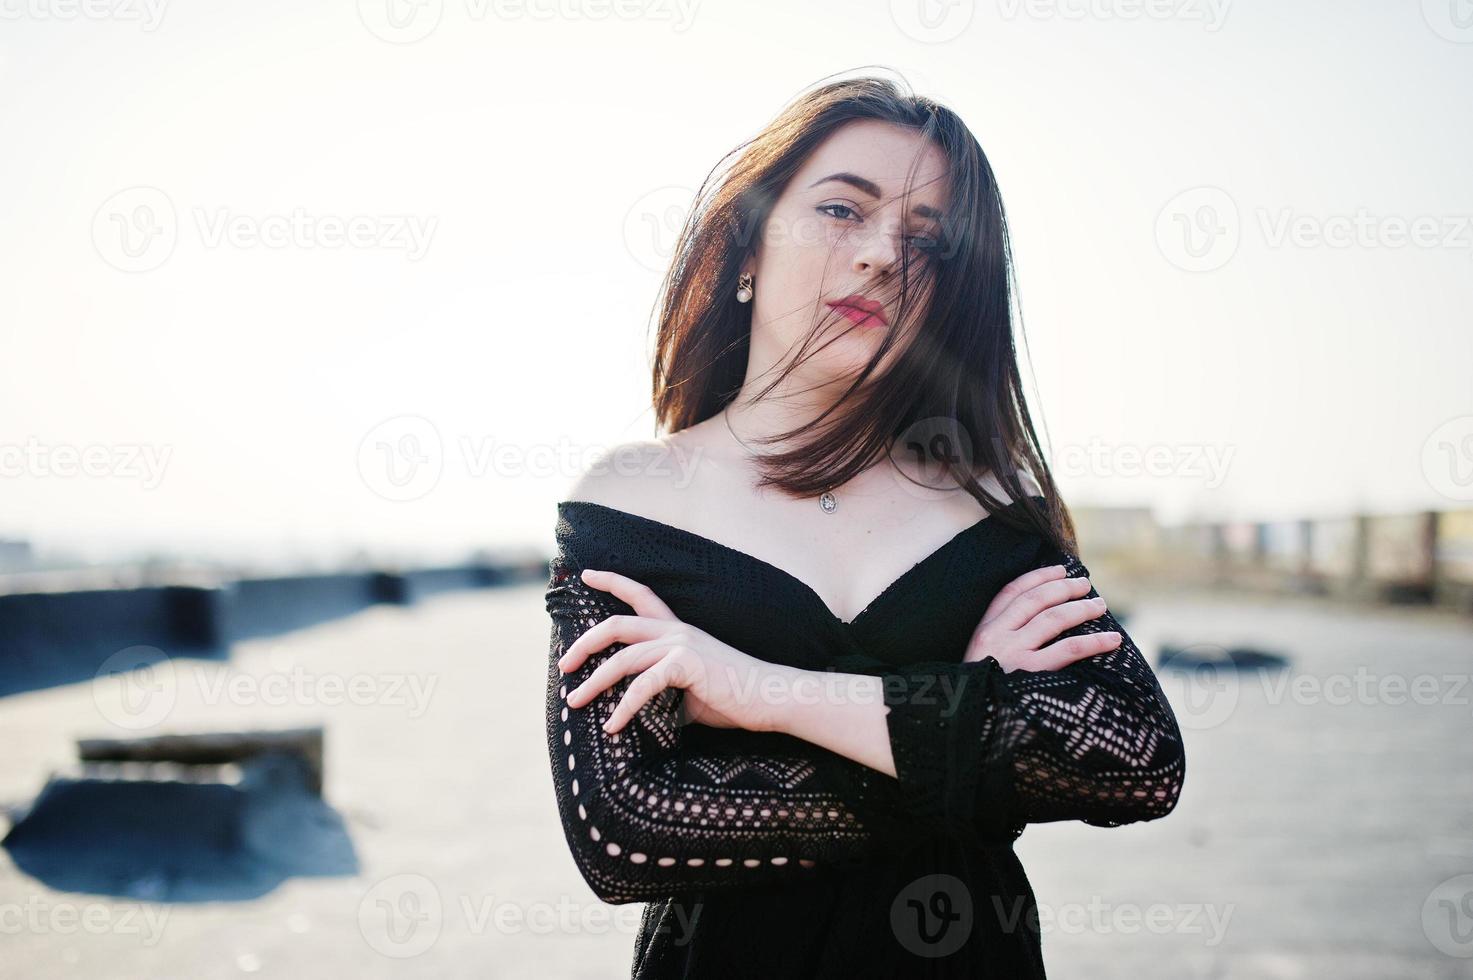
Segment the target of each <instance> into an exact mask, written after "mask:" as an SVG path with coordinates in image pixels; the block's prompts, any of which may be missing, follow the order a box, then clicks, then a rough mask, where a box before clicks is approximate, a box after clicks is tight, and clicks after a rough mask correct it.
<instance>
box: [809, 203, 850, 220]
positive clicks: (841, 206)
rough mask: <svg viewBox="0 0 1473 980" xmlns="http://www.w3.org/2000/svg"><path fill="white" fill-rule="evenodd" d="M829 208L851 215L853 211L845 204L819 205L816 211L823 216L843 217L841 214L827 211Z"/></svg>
mask: <svg viewBox="0 0 1473 980" xmlns="http://www.w3.org/2000/svg"><path fill="white" fill-rule="evenodd" d="M830 208H838V209H839V210H840V211H847V212H848V213H849V214H851V215H852V214H854V209H853V208H851V207H850V206H849V205H847V204H820V205H819V206H818V210H820V211H822V212H823V213H824V214H827V215H831V216H832V217H835V218H842V217H844V215H842V214H834V213H833V212H832V211H830V210H829V209H830Z"/></svg>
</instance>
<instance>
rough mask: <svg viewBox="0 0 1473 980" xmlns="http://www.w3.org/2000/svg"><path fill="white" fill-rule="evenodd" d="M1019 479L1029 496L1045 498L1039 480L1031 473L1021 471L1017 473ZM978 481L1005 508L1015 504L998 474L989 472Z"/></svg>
mask: <svg viewBox="0 0 1473 980" xmlns="http://www.w3.org/2000/svg"><path fill="white" fill-rule="evenodd" d="M1017 477H1018V482H1019V483H1020V484H1022V487H1023V492H1024V493H1025V494H1026V495H1027V496H1030V497H1041V496H1043V488H1042V487H1040V486H1039V484H1038V480H1037V478H1035V477H1034V475H1033V473H1032V472H1031V471H1029V470H1025V469H1019V470H1018V472H1017ZM977 480H978V482H979V483H981V484H982V489H984V490H986V491H987V492H988V493H989V494H991V495H992V496H994V497H996V498H997V499H998V500H1000V501H1002V504H1003V506H1004V507H1007V506H1009V505H1011V504H1013V503H1015V501H1014V499H1013V494H1012V493H1011V492H1010V491H1009V490H1008V489H1007V488H1006V487H1004V486H1003V484H1002V481H1001V480H999V479H998V477H997V474H996V473H993V472H990V471H989V472H987V473H984V474H982V475H980V476H979V477H978V478H977Z"/></svg>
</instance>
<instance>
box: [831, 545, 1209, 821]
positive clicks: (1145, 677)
mask: <svg viewBox="0 0 1473 980" xmlns="http://www.w3.org/2000/svg"><path fill="white" fill-rule="evenodd" d="M1058 564H1062V565H1064V566H1065V567H1066V568H1067V569H1068V574H1069V576H1070V577H1075V578H1077V577H1080V576H1088V575H1089V569H1087V568H1086V567H1085V566H1084V564H1083V562H1081V561H1080V560H1079V558H1078V557H1077V556H1075V555H1072V554H1066V553H1064V552H1061V551H1059V550H1058V549H1057V548H1055V547H1054V546H1052V545H1050V544H1045V545H1044V547H1043V548H1042V549H1041V551H1040V552H1039V555H1038V558H1037V560H1036V562H1035V564H1034V567H1043V566H1045V565H1058ZM1091 585H1092V584H1091ZM1098 594H1099V593H1098V591H1096V590H1095V589H1094V588H1093V587H1091V589H1090V591H1089V593H1088V595H1089V597H1091V598H1092V597H1095V596H1097V595H1098ZM1110 630H1113V631H1116V632H1118V633H1120V635H1121V644H1120V646H1118V647H1116V648H1115V649H1114V650H1111V651H1109V652H1108V653H1102V654H1097V655H1095V656H1092V657H1086V658H1085V659H1083V660H1080V661H1077V662H1075V663H1072V664H1069V665H1068V666H1067V667H1064V668H1063V669H1061V670H1056V671H1025V670H1015V671H1010V672H1004V671H1003V669H1002V665H1001V664H999V663H998V662H997V660H995V659H994V658H992V657H986V658H984V659H983V660H981V661H978V662H972V663H961V664H957V663H939V662H926V663H919V664H909V665H906V666H904V667H897V666H895V665H893V664H884V663H881V662H880V661H877V660H875V659H873V658H870V657H867V656H863V655H849V656H845V657H842V658H840V659H839V661H838V662H836V663H835V665H834V668H835V669H836V670H840V671H843V672H852V673H866V674H871V675H877V676H882V677H883V678H884V689H885V702H886V704H888V705H889V706H890V712H889V714H888V715H887V716H886V719H887V724H888V727H889V732H890V742H891V748H892V751H893V753H894V757H895V765H896V775H897V777H898V779H899V782H900V784H901V789H902V792H901V793H900V795H899V800H900V806H901V807H902V808H903V809H904V811H905V813H906V814H907V815H908V816H909V817H910V818H911V819H912V820H914V821H915V826H916V828H917V829H918V830H922V829H929V830H931V831H935V832H940V833H946V834H950V835H955V836H959V837H962V838H966V839H972V840H976V841H981V842H987V841H1006V840H1011V839H1016V838H1017V837H1018V835H1019V834H1021V833H1022V832H1023V827H1024V825H1025V824H1027V823H1044V822H1048V821H1055V820H1080V821H1083V822H1084V823H1087V824H1092V825H1094V826H1098V827H1116V826H1120V825H1122V824H1127V823H1132V822H1136V821H1142V820H1154V819H1156V818H1159V817H1164V816H1166V814H1168V813H1170V812H1171V811H1172V809H1173V808H1175V806H1176V803H1177V800H1178V798H1179V797H1180V795H1181V789H1182V782H1183V778H1184V775H1185V767H1186V757H1185V754H1184V752H1183V748H1182V737H1181V730H1180V728H1179V727H1178V725H1177V720H1176V715H1175V714H1174V713H1173V711H1172V709H1171V705H1170V703H1169V702H1168V701H1167V700H1166V696H1165V694H1164V693H1163V692H1162V690H1161V686H1160V684H1159V682H1158V681H1157V679H1156V676H1155V674H1154V673H1153V672H1152V671H1151V668H1150V666H1149V665H1148V664H1147V663H1146V661H1145V658H1144V657H1142V655H1141V652H1140V649H1139V648H1138V647H1137V646H1136V644H1135V642H1134V641H1133V640H1132V639H1131V637H1130V635H1129V634H1128V633H1126V632H1125V630H1124V629H1122V628H1121V626H1120V624H1119V622H1118V621H1117V620H1116V619H1115V617H1114V616H1113V615H1112V614H1111V613H1110V612H1108V611H1106V612H1105V613H1104V614H1103V615H1101V616H1099V617H1097V618H1095V619H1092V620H1089V621H1088V622H1086V623H1083V624H1081V625H1080V626H1077V627H1075V628H1073V629H1071V630H1069V631H1067V632H1065V633H1064V634H1063V635H1064V636H1073V635H1078V634H1081V633H1094V632H1104V631H1110Z"/></svg>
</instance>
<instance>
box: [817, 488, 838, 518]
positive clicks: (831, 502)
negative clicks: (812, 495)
mask: <svg viewBox="0 0 1473 980" xmlns="http://www.w3.org/2000/svg"><path fill="white" fill-rule="evenodd" d="M818 506H819V507H821V508H822V509H823V512H824V513H825V514H832V513H833V512H834V511H836V510H838V509H839V500H838V498H837V497H835V496H834V495H833V494H832V493H830V492H829V491H827V490H825V491H824V492H823V495H822V496H820V497H819V498H818Z"/></svg>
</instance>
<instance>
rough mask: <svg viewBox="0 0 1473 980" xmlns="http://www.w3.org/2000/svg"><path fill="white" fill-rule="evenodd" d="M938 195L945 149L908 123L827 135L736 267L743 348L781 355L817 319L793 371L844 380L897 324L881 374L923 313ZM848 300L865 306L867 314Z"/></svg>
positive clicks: (814, 380)
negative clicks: (805, 355) (748, 344)
mask: <svg viewBox="0 0 1473 980" xmlns="http://www.w3.org/2000/svg"><path fill="white" fill-rule="evenodd" d="M918 157H919V160H917V158H918ZM912 168H914V176H913V177H910V179H911V180H912V181H913V182H912V184H911V187H910V198H909V200H903V199H902V194H903V192H904V190H905V187H906V181H907V178H908V176H909V175H910V173H911V170H912ZM948 190H949V188H948V180H947V161H946V158H945V156H944V154H942V152H941V150H940V149H938V148H937V147H936V146H935V145H934V144H933V143H931V142H930V141H929V140H926V139H923V138H922V137H921V136H920V135H919V134H918V133H916V132H915V131H914V130H911V129H906V128H904V127H901V126H896V125H893V124H891V123H887V122H882V121H879V120H870V119H864V120H856V121H854V122H851V123H847V124H845V125H844V126H841V127H840V128H839V129H837V130H835V131H834V132H833V133H832V134H830V135H829V137H828V138H827V139H826V140H825V141H824V142H823V143H821V144H820V145H819V146H818V148H817V149H816V150H814V152H813V153H812V154H811V155H810V156H809V158H808V160H807V161H806V162H805V163H804V164H803V166H802V168H801V169H800V170H799V171H798V172H797V174H795V175H794V177H793V179H792V180H791V181H789V182H788V185H787V187H786V188H785V189H784V190H783V192H782V195H781V196H780V197H779V198H778V199H777V201H776V202H775V204H774V206H773V210H772V213H771V214H770V215H769V217H768V219H767V222H766V223H765V225H764V226H763V235H762V238H761V239H760V240H759V242H758V243H757V248H756V251H755V254H754V255H753V257H752V258H751V259H749V260H748V262H747V264H746V265H744V266H743V267H742V271H744V272H750V273H752V277H753V283H752V286H753V291H754V294H755V295H754V298H753V300H752V303H753V310H752V347H753V353H754V354H756V355H758V356H760V357H762V358H763V360H764V361H767V362H768V363H778V362H781V361H782V360H783V359H784V358H785V357H786V356H787V355H788V354H789V353H790V352H793V351H794V348H795V347H796V346H797V345H799V344H801V343H802V341H803V338H804V337H805V336H807V334H808V333H809V332H810V331H811V330H813V329H814V327H815V326H817V325H818V324H820V323H821V324H823V326H822V328H821V331H820V333H819V334H818V335H817V336H816V337H815V338H814V342H813V344H812V345H811V346H810V347H809V349H808V350H809V351H810V352H816V353H812V354H811V357H810V358H809V359H808V360H807V361H806V362H805V363H804V365H803V367H802V368H800V369H799V370H798V372H797V373H796V375H795V376H796V377H799V378H801V379H803V381H804V382H805V383H806V384H812V385H823V384H827V383H830V382H834V381H839V380H844V381H847V380H849V379H851V378H852V377H853V376H854V375H855V374H856V373H858V371H859V370H860V369H862V368H863V366H864V364H865V363H866V362H867V361H868V359H869V358H870V357H872V356H873V355H874V353H875V350H876V348H877V347H878V346H879V344H880V340H881V337H882V336H883V335H884V334H885V333H886V332H889V331H896V330H901V331H902V334H901V336H897V338H896V346H894V347H892V348H891V350H890V351H888V352H887V353H886V355H885V359H884V360H883V361H881V362H880V364H879V365H878V366H877V367H876V373H877V374H879V373H883V372H884V371H885V369H886V368H887V367H888V365H889V363H890V362H891V361H892V360H893V359H894V357H895V356H896V355H897V354H898V353H899V350H900V347H901V343H900V342H901V339H902V337H903V336H906V335H908V333H909V331H912V330H914V329H916V327H917V326H918V324H919V323H921V322H923V320H924V317H925V312H926V308H927V305H928V301H929V292H930V290H929V283H930V277H929V276H928V275H927V274H926V272H927V267H928V264H929V263H930V262H931V261H932V259H931V254H932V250H933V248H934V247H935V246H937V245H939V244H940V243H941V232H942V214H941V212H942V211H943V210H944V208H945V202H946V199H947V194H948ZM902 207H903V208H904V209H905V211H904V212H902ZM906 251H908V252H909V257H908V259H905V258H903V256H904V253H905V252H906ZM902 261H908V264H909V265H908V272H907V293H908V295H907V297H906V300H907V306H908V307H909V309H908V311H907V322H906V323H905V324H904V325H902V324H901V323H900V321H899V317H898V315H897V310H896V307H897V305H898V302H899V295H900V276H901V266H902ZM846 299H847V300H849V301H850V302H851V303H857V304H859V306H860V307H863V306H864V305H865V304H866V303H869V304H872V306H873V310H874V312H873V313H871V314H870V315H869V316H868V317H866V316H865V315H864V313H863V312H862V310H860V309H857V308H856V307H855V306H851V305H848V304H846V303H845V302H844V301H845V300H846ZM819 348H822V349H821V350H820V349H819Z"/></svg>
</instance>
